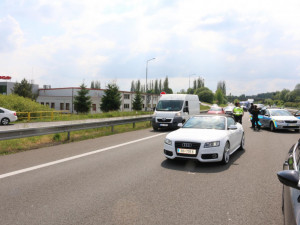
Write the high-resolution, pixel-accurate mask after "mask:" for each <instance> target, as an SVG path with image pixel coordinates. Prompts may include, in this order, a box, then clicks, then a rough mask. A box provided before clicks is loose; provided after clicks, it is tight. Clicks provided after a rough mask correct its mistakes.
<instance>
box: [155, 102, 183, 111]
mask: <svg viewBox="0 0 300 225" xmlns="http://www.w3.org/2000/svg"><path fill="white" fill-rule="evenodd" d="M182 105H183V100H160V101H159V102H158V104H157V107H156V111H180V110H181V109H182Z"/></svg>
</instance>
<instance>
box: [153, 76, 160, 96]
mask: <svg viewBox="0 0 300 225" xmlns="http://www.w3.org/2000/svg"><path fill="white" fill-rule="evenodd" d="M159 93H160V92H159V88H158V80H157V79H156V80H155V84H154V94H157V95H158V94H159Z"/></svg>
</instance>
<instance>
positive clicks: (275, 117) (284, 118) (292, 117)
mask: <svg viewBox="0 0 300 225" xmlns="http://www.w3.org/2000/svg"><path fill="white" fill-rule="evenodd" d="M272 119H273V120H299V119H298V118H297V117H294V116H272Z"/></svg>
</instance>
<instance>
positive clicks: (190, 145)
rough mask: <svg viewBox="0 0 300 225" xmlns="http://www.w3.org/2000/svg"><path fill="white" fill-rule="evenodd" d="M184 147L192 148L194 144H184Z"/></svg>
mask: <svg viewBox="0 0 300 225" xmlns="http://www.w3.org/2000/svg"><path fill="white" fill-rule="evenodd" d="M182 147H184V148H190V147H192V143H182Z"/></svg>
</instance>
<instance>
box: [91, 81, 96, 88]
mask: <svg viewBox="0 0 300 225" xmlns="http://www.w3.org/2000/svg"><path fill="white" fill-rule="evenodd" d="M91 88H92V89H94V88H95V81H92V82H91Z"/></svg>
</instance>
